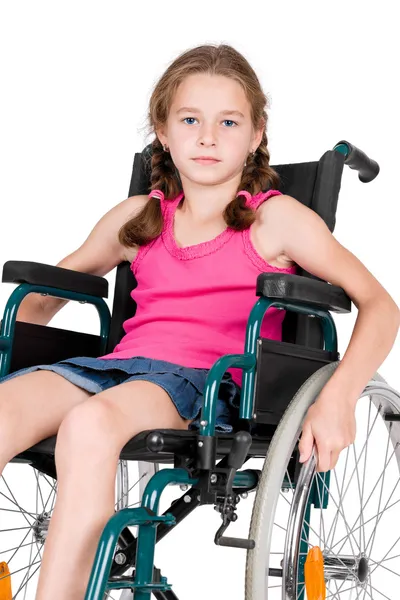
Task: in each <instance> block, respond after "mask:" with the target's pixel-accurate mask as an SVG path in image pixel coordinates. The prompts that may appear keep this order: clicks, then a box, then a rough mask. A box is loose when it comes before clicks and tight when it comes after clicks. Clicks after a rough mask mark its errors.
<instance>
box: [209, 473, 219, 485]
mask: <svg viewBox="0 0 400 600" xmlns="http://www.w3.org/2000/svg"><path fill="white" fill-rule="evenodd" d="M217 479H218V477H217V476H216V475H215V473H213V474H212V475H211V477H210V481H211V483H216V482H217Z"/></svg>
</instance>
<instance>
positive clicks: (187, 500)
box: [183, 494, 192, 504]
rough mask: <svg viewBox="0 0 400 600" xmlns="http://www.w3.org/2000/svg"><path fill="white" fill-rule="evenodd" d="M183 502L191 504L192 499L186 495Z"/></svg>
mask: <svg viewBox="0 0 400 600" xmlns="http://www.w3.org/2000/svg"><path fill="white" fill-rule="evenodd" d="M183 501H184V502H186V504H189V502H191V501H192V499H191V497H190V496H189V495H188V494H186V496H183Z"/></svg>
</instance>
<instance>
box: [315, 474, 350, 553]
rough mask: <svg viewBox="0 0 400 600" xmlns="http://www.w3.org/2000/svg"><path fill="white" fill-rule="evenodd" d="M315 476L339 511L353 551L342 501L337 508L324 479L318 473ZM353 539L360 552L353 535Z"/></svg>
mask: <svg viewBox="0 0 400 600" xmlns="http://www.w3.org/2000/svg"><path fill="white" fill-rule="evenodd" d="M316 475H317V477H319V478H320V479H321V483H322V485H323V486H324V488H325V490H326V491H327V492H328V494H329V497H330V498H331V499H332V502H333V503H334V504H335V506H336V508H337V509H338V510H339V512H340V514H341V517H342V519H343V522H344V525H345V527H346V529H347V533H348V535H349V542H350V545H351V547H352V550H353V546H352V543H351V540H350V534H351V532H350V528H349V526H348V523H347V519H346V517H345V515H344V512H343V505H342V500H340V501H339V502H340V506H339V505H338V504H337V502H336V500H335V499H334V497H333V496H332V494H331V491H330V490H329V488H328V486H327V485H326V483H325V481H324V479H323V478H322V477H321V474H320V473H316ZM353 539H354V542H355V544H356V545H357V548H358V550H360V548H359V547H358V544H357V540H356V539H355V537H354V535H353ZM353 554H354V550H353Z"/></svg>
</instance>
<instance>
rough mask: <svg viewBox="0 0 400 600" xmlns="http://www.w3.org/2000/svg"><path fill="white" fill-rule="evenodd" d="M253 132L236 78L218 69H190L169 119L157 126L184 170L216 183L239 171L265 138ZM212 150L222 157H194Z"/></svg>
mask: <svg viewBox="0 0 400 600" xmlns="http://www.w3.org/2000/svg"><path fill="white" fill-rule="evenodd" d="M262 134H263V129H261V130H259V131H257V132H254V130H253V126H252V122H251V115H250V104H249V102H248V100H247V98H246V96H245V93H244V91H243V88H242V87H241V85H240V84H239V83H237V82H236V81H234V80H232V79H229V78H227V77H223V76H220V75H207V74H195V75H189V76H188V77H186V79H185V80H184V81H183V82H182V83H181V85H180V86H179V88H178V89H177V92H176V94H175V98H174V100H173V102H172V105H171V108H170V112H169V116H168V121H167V125H166V127H165V128H164V130H163V131H159V132H157V135H158V138H159V139H160V141H161V143H162V144H166V145H167V147H168V148H169V151H170V153H171V157H172V160H173V161H174V164H175V166H176V168H177V169H178V171H179V173H180V175H181V176H184V177H186V178H188V179H189V180H192V181H195V182H197V183H204V184H207V183H208V184H215V183H222V182H224V181H228V180H230V179H232V178H235V177H239V178H240V176H241V174H242V171H243V167H244V163H245V160H246V158H247V156H248V155H249V153H250V152H251V151H253V150H256V149H257V147H258V145H259V144H260V142H261V138H262ZM199 156H212V157H213V158H216V159H218V161H219V162H215V163H207V164H201V163H199V162H196V161H195V160H194V159H195V158H197V157H199Z"/></svg>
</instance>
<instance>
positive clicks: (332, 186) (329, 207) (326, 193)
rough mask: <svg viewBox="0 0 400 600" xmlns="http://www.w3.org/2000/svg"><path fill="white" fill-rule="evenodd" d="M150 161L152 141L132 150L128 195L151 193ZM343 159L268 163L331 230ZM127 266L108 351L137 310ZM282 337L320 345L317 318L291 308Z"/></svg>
mask: <svg viewBox="0 0 400 600" xmlns="http://www.w3.org/2000/svg"><path fill="white" fill-rule="evenodd" d="M150 160H151V144H149V145H148V146H146V147H145V148H144V150H143V151H142V152H137V153H135V157H134V161H133V169H132V177H131V182H130V186H129V193H128V197H129V196H135V195H139V194H148V193H149V192H150V171H149V165H150ZM344 161H345V156H344V155H343V154H341V153H340V152H337V151H335V150H328V151H327V152H325V154H323V155H322V157H321V158H320V160H319V161H315V162H306V163H293V164H287V165H271V166H272V167H273V168H274V169H275V170H276V171H277V172H278V174H279V176H280V178H281V185H280V187H279V190H280V191H281V192H282V193H283V194H288V195H290V196H293V197H294V198H296V199H297V200H299V201H300V202H302V203H303V204H305V205H306V206H308V207H309V208H311V209H312V210H314V211H315V212H316V213H317V214H318V215H319V216H320V217H321V218H322V219H323V220H324V221H325V223H326V224H327V226H328V228H329V229H330V231H331V232H333V230H334V228H335V221H336V219H335V216H336V208H337V203H338V197H339V191H340V185H341V179H342V172H343V166H344ZM129 267H130V264H129V263H128V262H126V261H124V262H122V263H121V264H120V265H118V267H117V274H116V279H115V290H114V300H113V309H112V317H111V325H110V335H109V340H108V346H107V352H112V351H113V349H114V348H115V346H116V345H117V344H118V343H119V341H120V340H121V338H122V337H123V336H124V335H125V332H124V329H123V327H122V324H123V322H124V321H125V320H126V319H128V318H130V317H132V316H133V315H134V314H135V312H136V303H135V302H134V301H133V300H132V298H131V296H130V292H131V291H132V289H133V288H135V287H136V285H137V282H136V279H135V277H134V276H133V274H132V271H131V270H130V268H129ZM298 274H299V275H303V276H305V277H311V278H314V279H318V278H317V277H315V276H314V275H311V274H310V273H308V272H307V271H304V270H303V269H301V268H299V269H298ZM255 290H256V282H254V302H256V300H257V298H256V295H255ZM282 339H283V341H285V342H292V343H296V344H301V345H303V346H308V347H312V348H322V347H323V341H322V340H323V338H322V331H321V326H320V323H319V320H318V319H310V318H309V317H308V316H307V315H298V314H297V313H294V312H290V311H287V312H286V315H285V318H284V320H283V329H282ZM243 343H244V340H243Z"/></svg>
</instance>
